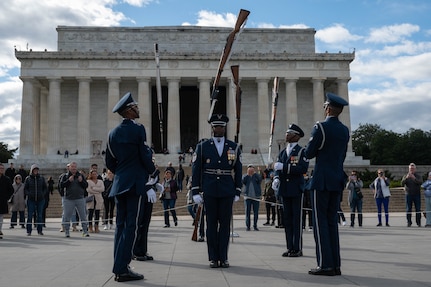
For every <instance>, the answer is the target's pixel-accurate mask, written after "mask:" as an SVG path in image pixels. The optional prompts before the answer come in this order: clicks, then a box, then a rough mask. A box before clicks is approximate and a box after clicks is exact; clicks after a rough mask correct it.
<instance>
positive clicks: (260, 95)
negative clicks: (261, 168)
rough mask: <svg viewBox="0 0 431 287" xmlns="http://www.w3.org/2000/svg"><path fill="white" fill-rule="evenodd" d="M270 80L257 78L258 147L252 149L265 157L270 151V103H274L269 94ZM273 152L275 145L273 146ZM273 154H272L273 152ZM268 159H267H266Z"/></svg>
mask: <svg viewBox="0 0 431 287" xmlns="http://www.w3.org/2000/svg"><path fill="white" fill-rule="evenodd" d="M269 80H270V79H269V78H257V79H256V82H257V138H258V146H257V147H255V146H252V147H251V148H259V149H260V152H261V153H262V154H263V155H265V154H266V155H267V154H268V151H269V147H268V144H269V132H270V129H269V127H270V126H271V113H270V107H269V103H272V100H271V99H270V98H272V96H271V97H270V95H272V93H270V92H269V89H268V83H269ZM272 151H276V149H274V144H273V145H272ZM271 153H272V152H271ZM264 158H266V157H264Z"/></svg>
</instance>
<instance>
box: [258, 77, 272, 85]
mask: <svg viewBox="0 0 431 287" xmlns="http://www.w3.org/2000/svg"><path fill="white" fill-rule="evenodd" d="M270 80H271V79H270V78H256V83H258V84H259V83H265V82H266V83H268V82H269V81H270Z"/></svg>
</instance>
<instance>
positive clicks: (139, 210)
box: [131, 195, 142, 258]
mask: <svg viewBox="0 0 431 287" xmlns="http://www.w3.org/2000/svg"><path fill="white" fill-rule="evenodd" d="M141 201H142V195H140V196H139V199H138V212H137V213H136V219H135V236H134V238H133V244H132V250H131V252H132V255H131V256H132V258H133V251H134V250H135V244H136V240H137V239H138V230H139V217H140V214H141Z"/></svg>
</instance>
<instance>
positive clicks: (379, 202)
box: [376, 197, 389, 223]
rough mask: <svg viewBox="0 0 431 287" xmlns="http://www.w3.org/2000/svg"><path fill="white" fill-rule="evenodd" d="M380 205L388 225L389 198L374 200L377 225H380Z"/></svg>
mask: <svg viewBox="0 0 431 287" xmlns="http://www.w3.org/2000/svg"><path fill="white" fill-rule="evenodd" d="M382 204H383V208H384V209H385V220H386V223H389V197H385V198H376V205H377V218H378V219H379V223H382Z"/></svg>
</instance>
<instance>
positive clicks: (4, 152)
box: [0, 142, 18, 162]
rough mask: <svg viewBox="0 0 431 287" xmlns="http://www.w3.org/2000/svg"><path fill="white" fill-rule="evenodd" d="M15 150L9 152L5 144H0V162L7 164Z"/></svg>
mask: <svg viewBox="0 0 431 287" xmlns="http://www.w3.org/2000/svg"><path fill="white" fill-rule="evenodd" d="M17 150H18V148H15V149H11V150H10V149H8V145H7V144H5V143H3V142H0V162H8V160H9V159H11V158H13V155H14V153H15V152H16V151H17Z"/></svg>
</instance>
